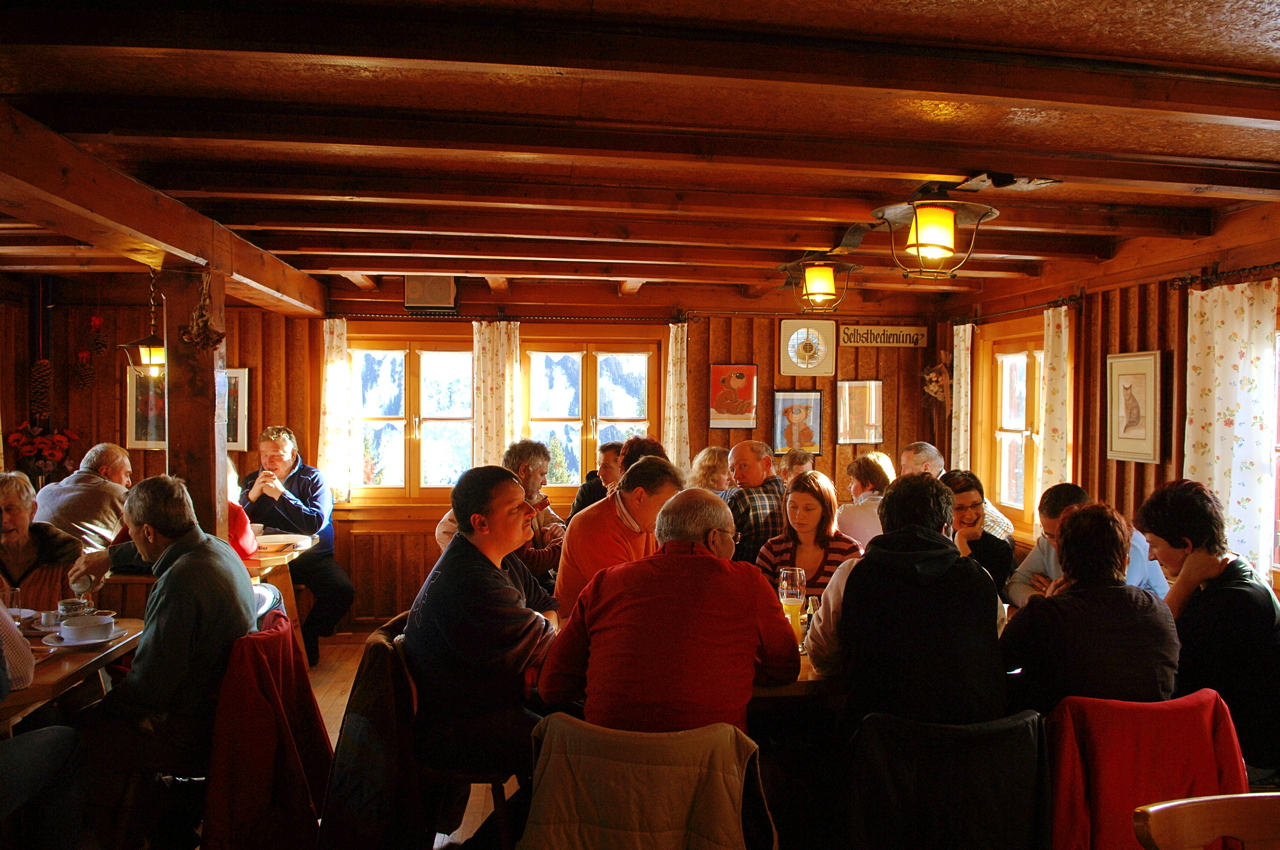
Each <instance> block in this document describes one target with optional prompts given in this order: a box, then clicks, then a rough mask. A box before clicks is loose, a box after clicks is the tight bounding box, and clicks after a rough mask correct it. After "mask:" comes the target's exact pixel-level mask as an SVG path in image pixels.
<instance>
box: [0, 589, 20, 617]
mask: <svg viewBox="0 0 1280 850" xmlns="http://www.w3.org/2000/svg"><path fill="white" fill-rule="evenodd" d="M0 601H3V602H4V607H5V608H6V609H8V613H9V616H11V617H13V621H14V622H15V623H20V622H22V589H21V588H17V587H14V588H8V587H5V588H0Z"/></svg>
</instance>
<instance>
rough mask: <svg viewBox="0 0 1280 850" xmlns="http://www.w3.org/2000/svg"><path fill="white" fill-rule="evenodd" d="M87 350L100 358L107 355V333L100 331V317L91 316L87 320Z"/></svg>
mask: <svg viewBox="0 0 1280 850" xmlns="http://www.w3.org/2000/svg"><path fill="white" fill-rule="evenodd" d="M89 328H90V330H89V350H90V351H92V352H93V353H94V355H95V356H98V357H101V356H102V355H104V354H106V353H107V349H108V348H110V347H111V346H110V345H109V344H108V343H107V332H106V331H104V330H103V329H102V317H101V316H93V317H92V318H90V319H89Z"/></svg>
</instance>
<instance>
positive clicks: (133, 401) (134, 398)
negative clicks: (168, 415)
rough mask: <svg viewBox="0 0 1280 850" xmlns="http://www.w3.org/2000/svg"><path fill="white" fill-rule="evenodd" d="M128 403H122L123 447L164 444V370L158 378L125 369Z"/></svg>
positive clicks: (145, 447) (154, 446) (146, 446)
mask: <svg viewBox="0 0 1280 850" xmlns="http://www.w3.org/2000/svg"><path fill="white" fill-rule="evenodd" d="M125 375H126V377H127V378H128V382H127V388H126V391H127V394H128V403H127V404H126V405H125V410H126V411H127V413H126V418H125V448H127V449H163V448H164V447H165V444H166V436H165V415H164V408H165V404H166V403H167V400H166V398H165V392H164V388H165V385H164V379H165V375H164V373H163V372H161V373H160V375H158V376H157V377H151V376H150V375H139V374H138V373H137V372H136V371H135V370H134V369H132V368H128V369H126V370H125Z"/></svg>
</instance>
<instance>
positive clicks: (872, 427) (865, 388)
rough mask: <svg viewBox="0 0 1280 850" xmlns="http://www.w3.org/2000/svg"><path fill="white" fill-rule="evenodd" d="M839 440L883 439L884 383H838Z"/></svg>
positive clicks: (837, 440)
mask: <svg viewBox="0 0 1280 850" xmlns="http://www.w3.org/2000/svg"><path fill="white" fill-rule="evenodd" d="M836 393H837V396H836V414H837V415H836V443H837V445H842V446H847V445H853V444H858V443H874V444H879V443H883V442H884V410H883V399H884V382H883V381H837V382H836Z"/></svg>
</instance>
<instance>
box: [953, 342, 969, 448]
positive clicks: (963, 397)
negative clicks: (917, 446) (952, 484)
mask: <svg viewBox="0 0 1280 850" xmlns="http://www.w3.org/2000/svg"><path fill="white" fill-rule="evenodd" d="M972 380H973V325H956V326H955V327H953V328H952V329H951V468H952V469H972V468H973V460H972V458H970V456H969V447H970V436H969V429H970V427H971V426H972V393H973V390H972V388H971V387H972Z"/></svg>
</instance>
